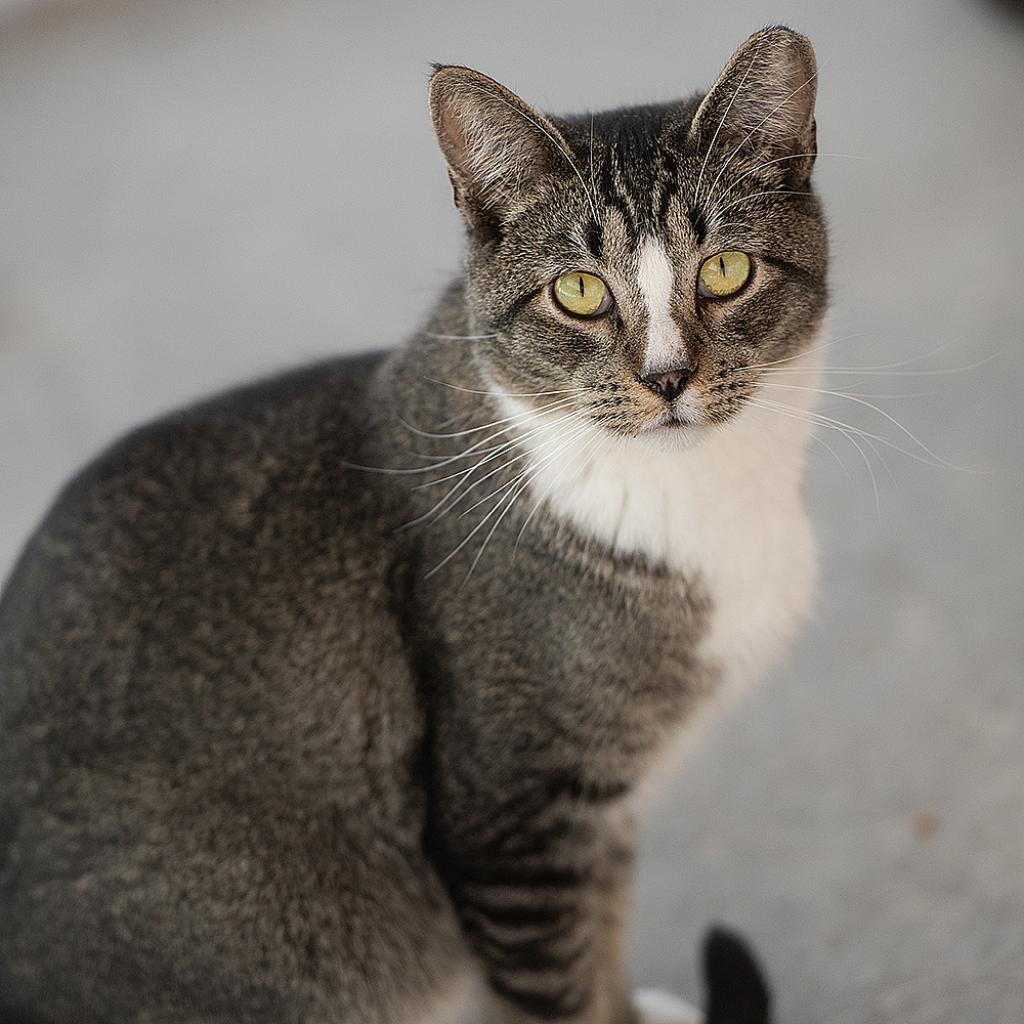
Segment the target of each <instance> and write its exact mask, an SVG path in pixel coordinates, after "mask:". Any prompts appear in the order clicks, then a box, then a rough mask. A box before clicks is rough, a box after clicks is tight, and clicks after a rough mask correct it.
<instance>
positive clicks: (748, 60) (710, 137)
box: [689, 26, 818, 181]
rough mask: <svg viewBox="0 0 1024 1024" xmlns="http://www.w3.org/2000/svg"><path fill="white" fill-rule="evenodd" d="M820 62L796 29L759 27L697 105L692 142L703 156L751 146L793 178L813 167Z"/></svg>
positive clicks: (803, 175)
mask: <svg viewBox="0 0 1024 1024" xmlns="http://www.w3.org/2000/svg"><path fill="white" fill-rule="evenodd" d="M817 79H818V65H817V62H816V61H815V58H814V49H813V48H812V47H811V44H810V41H809V40H808V39H807V38H806V37H804V36H802V35H800V34H799V33H797V32H794V31H792V29H788V28H785V27H783V26H773V27H771V28H766V29H763V30H762V31H760V32H755V33H754V35H752V36H751V37H750V38H749V39H748V40H747V41H746V42H745V43H744V44H743V45H742V46H741V47H740V48H739V49H738V50H737V51H736V52H735V53H734V54H733V56H732V59H731V60H730V61H729V63H728V64H726V66H725V69H724V70H723V71H722V73H721V75H719V77H718V81H717V82H715V84H714V85H713V86H712V88H711V91H710V92H709V93H708V94H707V96H705V97H704V99H703V101H702V102H701V104H700V106H699V107H698V108H697V112H696V114H694V116H693V121H692V122H691V124H690V129H689V137H690V144H691V146H693V147H694V149H695V150H696V152H698V153H699V154H700V155H701V159H704V158H705V156H707V155H708V154H710V161H711V163H715V162H717V161H718V160H719V159H720V160H723V161H724V160H726V159H728V157H729V156H730V154H731V153H732V152H733V151H734V150H735V149H736V148H737V147H750V149H752V150H753V151H754V152H757V153H763V154H764V156H765V159H766V160H775V159H778V161H779V170H780V171H783V172H784V173H785V176H786V177H787V178H789V179H791V180H793V181H803V180H806V178H807V177H808V176H809V175H810V173H811V168H812V167H813V165H814V157H815V154H816V153H817V144H816V138H815V135H816V132H815V123H814V99H815V95H816V93H817Z"/></svg>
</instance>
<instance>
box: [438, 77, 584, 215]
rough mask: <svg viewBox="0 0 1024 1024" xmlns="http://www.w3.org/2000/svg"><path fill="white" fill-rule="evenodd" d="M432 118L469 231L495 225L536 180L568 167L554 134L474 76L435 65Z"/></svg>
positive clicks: (568, 157) (499, 88)
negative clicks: (473, 228) (470, 228)
mask: <svg viewBox="0 0 1024 1024" xmlns="http://www.w3.org/2000/svg"><path fill="white" fill-rule="evenodd" d="M430 117H431V120H432V121H433V122H434V131H435V132H436V133H437V141H438V143H439V144H440V146H441V152H442V153H443V154H444V157H445V159H446V160H447V161H448V173H449V176H450V177H451V181H452V187H453V188H454V190H455V205H456V206H457V207H458V208H459V209H460V210H461V211H462V214H463V216H464V217H465V218H466V220H467V221H468V222H469V224H470V226H471V227H475V228H481V229H485V230H486V229H494V228H497V227H499V226H500V224H501V222H502V221H503V220H505V219H506V218H507V217H508V216H509V215H510V214H511V213H512V212H513V211H514V210H515V208H516V206H517V205H518V204H519V203H520V202H521V201H522V199H523V197H524V196H525V195H526V194H527V192H528V190H529V189H530V187H531V186H532V185H534V184H535V183H536V182H537V181H538V180H539V179H540V178H541V177H543V176H544V175H549V174H561V173H564V172H565V169H566V168H567V167H571V166H572V160H573V158H572V151H571V150H570V149H569V146H568V145H567V144H566V142H565V139H564V138H562V136H561V134H560V133H559V131H558V129H557V128H556V127H555V126H554V125H553V124H552V123H551V122H550V121H549V120H548V119H547V118H546V117H544V116H543V115H542V114H540V113H538V112H537V111H536V110H534V109H533V108H532V107H530V106H528V105H527V104H526V103H524V102H523V101H522V100H521V99H520V98H519V97H518V96H516V94H515V93H513V92H511V91H510V90H509V89H506V88H505V87H504V86H503V85H499V84H498V83H497V82H496V81H494V79H493V78H488V77H487V76H486V75H482V74H480V72H479V71H472V70H471V69H469V68H463V67H453V66H447V67H438V68H437V69H436V70H435V71H434V74H433V76H432V77H431V79H430Z"/></svg>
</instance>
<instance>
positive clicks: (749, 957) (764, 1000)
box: [703, 925, 772, 1024]
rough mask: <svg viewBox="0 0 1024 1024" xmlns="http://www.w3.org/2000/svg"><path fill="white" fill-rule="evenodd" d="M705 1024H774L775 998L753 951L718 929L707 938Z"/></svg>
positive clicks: (704, 954)
mask: <svg viewBox="0 0 1024 1024" xmlns="http://www.w3.org/2000/svg"><path fill="white" fill-rule="evenodd" d="M703 959H704V984H705V986H706V987H707V1011H706V1013H705V1017H704V1021H705V1024H771V1016H772V1014H771V1009H772V1005H771V1004H772V997H771V992H770V991H769V989H768V983H767V981H765V978H764V974H763V973H762V972H761V968H760V966H759V964H758V962H757V958H756V957H755V956H754V954H753V952H752V951H751V949H750V947H749V946H748V945H747V944H746V943H745V942H744V941H743V939H741V938H740V937H739V936H738V935H736V934H735V933H734V932H730V931H728V930H727V929H725V928H722V927H720V926H718V925H716V926H714V927H713V928H711V930H710V931H709V932H708V934H707V935H706V936H705V938H704V950H703Z"/></svg>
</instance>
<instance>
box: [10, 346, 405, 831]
mask: <svg viewBox="0 0 1024 1024" xmlns="http://www.w3.org/2000/svg"><path fill="white" fill-rule="evenodd" d="M380 361H381V360H380V356H367V357H360V358H356V359H349V360H336V361H332V362H330V363H325V364H322V365H319V366H316V367H313V368H309V369H305V370H301V371H296V372H293V373H289V374H286V375H284V376H282V377H279V378H276V379H274V380H271V381H267V382H263V383H261V384H257V385H253V386H249V387H245V388H241V389H239V390H236V391H233V392H230V393H228V394H225V395H222V396H219V397H218V398H215V399H213V400H210V401H207V402H204V403H203V404H201V405H198V406H195V407H193V408H190V409H187V410H185V411H183V412H179V413H175V414H172V415H171V416H168V417H166V418H164V419H161V420H159V421H158V422H156V423H154V424H151V425H149V426H146V427H143V428H141V429H140V430H137V431H135V432H134V433H132V434H130V435H129V436H128V437H126V438H125V439H123V440H121V441H119V442H117V443H116V444H115V445H114V446H113V447H112V448H111V449H109V450H108V451H107V452H106V453H104V454H103V455H102V456H100V457H99V458H98V459H97V460H96V461H95V462H93V463H92V464H91V465H90V466H88V467H87V468H86V469H85V470H83V471H82V472H81V473H80V474H79V475H78V476H77V477H76V478H75V479H74V480H73V481H72V482H71V483H70V484H68V486H67V487H66V488H65V489H64V491H63V492H62V494H61V495H60V497H59V498H58V500H57V501H56V503H55V505H54V507H53V509H52V510H51V511H50V513H49V515H48V516H47V517H46V519H45V521H44V522H43V524H42V525H41V526H40V528H39V529H38V531H37V532H36V534H35V535H34V536H33V538H32V539H31V541H30V542H29V544H28V546H27V548H26V550H25V553H24V554H23V556H22V558H21V560H20V562H19V564H18V566H17V567H16V569H15V571H14V573H13V575H12V577H11V578H10V580H9V581H8V584H7V587H6V590H5V593H4V596H3V598H2V602H0V675H2V677H3V679H2V685H0V764H2V766H3V771H2V772H0V779H6V780H7V782H6V783H0V794H2V795H3V796H4V797H5V799H4V800H3V804H5V805H6V807H4V806H0V814H3V812H4V811H5V810H6V811H7V812H8V813H7V814H3V819H2V820H4V821H5V822H6V825H5V828H7V829H10V828H11V827H12V826H11V822H12V821H15V820H16V819H17V805H18V804H19V803H24V802H26V801H29V800H31V802H33V803H35V802H42V799H43V798H44V797H45V799H47V800H49V801H50V802H51V804H52V802H53V801H57V800H59V792H58V791H60V790H61V789H62V787H63V788H71V789H73V790H75V793H74V794H69V795H68V798H69V799H72V800H77V799H79V798H80V796H81V791H82V788H83V786H84V785H86V783H85V781H84V780H85V778H86V776H88V775H90V774H92V775H94V776H95V777H96V778H100V779H102V780H103V781H104V782H105V783H106V782H110V780H116V779H121V780H131V785H132V786H133V787H134V788H133V792H135V793H139V792H142V791H143V790H144V789H145V787H146V785H147V780H150V782H151V783H152V785H153V786H154V787H155V788H156V789H159V790H160V795H159V799H160V800H163V799H165V797H166V792H167V787H171V788H173V787H174V786H175V785H181V786H185V787H186V788H188V789H192V788H193V786H194V784H195V781H196V780H197V779H200V778H202V779H203V780H204V781H205V783H207V784H211V783H214V782H216V785H218V786H223V787H225V788H241V789H245V790H246V791H249V790H251V791H252V792H253V793H256V792H259V793H260V796H261V799H270V800H272V799H274V794H275V792H280V794H281V798H282V799H284V798H285V792H286V791H287V790H291V791H294V788H295V784H296V776H297V775H302V776H308V778H310V779H312V778H316V777H317V773H324V772H328V773H330V774H334V773H336V772H340V773H344V772H346V770H347V769H349V768H351V767H352V766H354V765H356V764H358V763H359V762H360V761H362V762H363V763H364V764H365V755H366V751H365V750H363V749H360V750H359V751H358V752H356V751H355V749H354V748H353V754H352V758H351V764H348V763H346V762H347V761H349V759H348V758H346V757H345V755H344V751H345V749H346V747H349V746H350V745H355V744H358V745H359V746H360V747H361V746H362V742H363V741H362V739H361V737H360V736H357V735H356V733H357V730H356V729H355V725H354V724H353V723H355V722H356V721H357V720H358V721H359V722H361V723H363V724H365V721H366V717H367V715H372V714H373V712H374V709H373V707H372V706H371V704H372V702H369V703H368V697H367V690H368V679H369V678H370V677H377V676H385V677H387V678H388V679H389V680H391V681H392V682H394V681H395V680H396V679H399V678H400V677H401V673H402V666H401V665H400V664H399V663H397V662H396V659H395V657H394V654H393V653H390V654H389V652H394V651H396V650H397V649H398V648H400V644H398V643H396V628H397V627H396V622H397V619H396V616H395V614H394V612H393V605H394V601H393V597H392V586H393V580H392V579H391V577H390V571H391V570H390V567H391V566H392V565H393V564H394V561H395V560H394V558H393V557H392V555H391V545H392V544H393V543H394V541H393V536H394V530H393V526H394V524H393V523H391V522H390V519H389V504H388V503H389V497H388V491H387V489H386V487H385V486H384V485H383V484H381V483H379V480H380V478H379V477H374V476H373V475H372V474H361V473H358V472H355V471H353V470H352V469H351V468H350V463H352V462H358V461H360V453H361V452H363V451H364V447H365V438H366V436H367V435H368V434H369V433H372V429H373V428H372V423H371V420H372V416H371V414H370V412H369V405H370V399H369V398H368V393H369V390H370V387H371V382H372V378H373V375H374V374H375V372H376V371H377V369H378V367H379V365H380ZM357 603H358V608H359V609H360V614H359V615H358V616H355V615H352V614H351V613H352V611H353V608H354V607H355V606H356V604H357ZM357 621H358V623H359V624H360V625H359V626H358V627H357V626H356V625H355V623H356V622H357ZM368 624H369V625H368ZM346 730H348V731H350V732H351V733H352V734H351V735H348V734H347V732H346ZM296 732H302V733H303V735H304V740H305V741H304V743H302V744H297V743H295V742H293V741H294V738H295V733H296ZM328 748H330V749H328ZM300 749H301V751H302V753H303V760H302V761H301V762H300V761H298V760H297V759H296V755H295V753H294V752H295V751H297V750H300ZM339 755H340V756H339ZM328 766H330V767H328ZM349 778H351V776H349ZM275 780H277V782H276V783H275ZM48 785H50V786H52V787H54V792H52V793H50V794H48V795H45V794H44V793H43V792H41V790H43V789H45V788H46V787H47V786H48ZM261 786H262V787H263V788H262V789H260V787H261ZM5 790H6V792H5ZM154 799H157V796H156V794H155V793H154ZM2 840H3V837H2V836H0V847H2V846H3V842H2Z"/></svg>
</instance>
